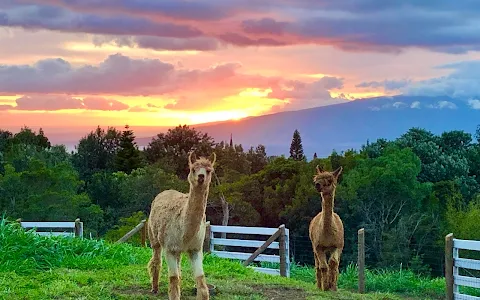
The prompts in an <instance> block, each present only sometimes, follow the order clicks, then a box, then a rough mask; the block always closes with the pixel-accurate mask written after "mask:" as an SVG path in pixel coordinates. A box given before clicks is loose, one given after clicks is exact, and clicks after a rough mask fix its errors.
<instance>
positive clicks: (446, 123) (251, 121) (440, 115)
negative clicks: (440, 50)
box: [137, 95, 480, 158]
mask: <svg viewBox="0 0 480 300" xmlns="http://www.w3.org/2000/svg"><path fill="white" fill-rule="evenodd" d="M479 117H480V110H475V109H473V108H472V107H471V106H470V105H469V104H468V101H467V100H459V99H452V98H449V97H425V96H421V97H420V96H402V95H400V96H394V97H378V98H369V99H364V100H356V101H352V102H348V103H342V104H337V105H330V106H322V107H317V108H312V109H306V110H299V111H289V112H282V113H276V114H270V115H264V116H259V117H250V118H246V119H243V120H239V121H227V122H217V123H215V124H202V125H197V126H194V127H195V128H198V129H200V130H202V131H203V132H207V133H208V134H209V135H211V136H212V137H213V138H214V139H215V140H216V141H222V140H228V139H229V138H230V134H232V135H233V139H234V142H235V143H237V144H242V145H243V146H244V148H249V147H250V146H256V145H258V144H264V145H265V146H266V149H267V152H268V154H269V155H281V154H285V155H288V151H289V148H290V142H291V139H292V134H293V131H294V130H295V129H298V130H299V131H300V134H301V137H302V142H303V148H304V151H305V154H306V155H307V157H308V158H311V157H312V156H313V153H314V152H317V155H318V156H320V157H323V156H328V155H330V154H331V152H332V150H333V149H335V150H337V151H341V150H346V149H349V148H355V149H358V148H360V147H361V146H362V144H364V143H365V141H367V140H369V141H374V140H376V139H378V138H386V139H394V138H396V137H398V136H400V135H401V134H403V133H404V132H406V131H407V130H408V129H410V128H411V127H421V128H424V129H426V130H429V131H432V132H433V133H435V134H439V133H441V132H443V131H449V130H465V131H466V132H470V133H473V132H474V131H475V128H476V126H477V125H478V124H479V123H480V121H478V120H479ZM150 140H151V137H146V138H145V137H144V138H139V139H138V140H137V142H138V144H139V145H141V146H145V145H147V144H148V142H149V141H150Z"/></svg>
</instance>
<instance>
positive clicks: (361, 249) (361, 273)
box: [358, 228, 365, 294]
mask: <svg viewBox="0 0 480 300" xmlns="http://www.w3.org/2000/svg"><path fill="white" fill-rule="evenodd" d="M358 292H359V293H360V294H363V293H365V228H360V229H359V230H358Z"/></svg>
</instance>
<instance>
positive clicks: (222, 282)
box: [0, 220, 444, 300]
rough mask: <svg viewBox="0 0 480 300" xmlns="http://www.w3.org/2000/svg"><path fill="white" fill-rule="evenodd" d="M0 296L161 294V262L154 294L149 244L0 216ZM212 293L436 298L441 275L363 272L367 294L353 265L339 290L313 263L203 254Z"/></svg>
mask: <svg viewBox="0 0 480 300" xmlns="http://www.w3.org/2000/svg"><path fill="white" fill-rule="evenodd" d="M0 249H1V250H0V299H166V298H167V294H166V293H167V267H166V264H165V263H164V268H163V269H162V274H161V278H160V295H158V296H153V295H152V294H151V293H150V283H149V277H148V273H147V269H146V265H147V262H148V260H149V259H150V255H151V250H150V249H149V248H139V247H134V246H131V245H128V244H110V243H107V242H105V241H97V240H88V239H83V240H80V239H75V238H63V237H51V238H49V237H42V236H38V235H35V234H32V233H31V232H25V231H24V230H23V229H22V228H20V227H19V226H18V225H16V224H14V223H7V222H6V221H4V220H3V221H1V222H0ZM204 270H205V274H206V276H207V282H208V283H210V284H214V285H215V286H216V287H217V295H216V296H214V297H212V299H219V300H221V299H382V300H383V299H405V297H408V299H441V298H442V296H443V295H444V294H443V291H444V281H442V280H440V279H438V280H431V279H421V278H418V277H416V276H414V275H413V274H412V273H410V272H402V273H401V274H398V272H397V273H395V272H383V273H382V272H370V271H369V272H367V291H368V294H366V295H359V294H357V293H355V292H354V291H355V290H356V286H357V279H356V270H355V268H354V267H352V266H351V267H350V268H348V269H347V270H346V271H345V272H343V273H342V274H341V275H340V279H339V288H340V290H339V292H337V293H332V292H320V291H318V290H317V289H316V288H315V285H314V271H313V270H312V269H311V268H308V267H301V266H298V265H293V266H292V268H291V278H283V277H279V276H269V275H266V274H262V273H257V272H254V271H253V270H252V269H251V268H245V267H243V265H242V264H241V263H240V262H239V261H231V260H226V259H220V258H217V257H214V256H213V255H208V254H207V255H205V258H204ZM193 286H194V280H193V278H192V272H191V269H190V264H189V262H188V260H187V259H186V258H185V257H182V295H183V296H184V299H195V297H194V294H193Z"/></svg>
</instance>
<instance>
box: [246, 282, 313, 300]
mask: <svg viewBox="0 0 480 300" xmlns="http://www.w3.org/2000/svg"><path fill="white" fill-rule="evenodd" d="M251 287H252V288H253V289H254V290H255V291H256V292H258V293H259V294H262V295H263V296H264V297H265V298H267V299H268V300H284V299H290V300H291V299H295V300H297V299H298V300H300V299H306V298H307V295H308V294H307V292H305V291H304V290H302V289H299V288H294V287H287V286H281V285H252V286H251Z"/></svg>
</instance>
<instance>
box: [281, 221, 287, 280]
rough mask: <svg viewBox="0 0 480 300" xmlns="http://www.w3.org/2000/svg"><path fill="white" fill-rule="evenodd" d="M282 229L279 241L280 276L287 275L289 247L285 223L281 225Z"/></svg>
mask: <svg viewBox="0 0 480 300" xmlns="http://www.w3.org/2000/svg"><path fill="white" fill-rule="evenodd" d="M279 230H280V239H279V241H280V243H279V254H280V276H283V277H287V253H286V250H287V247H286V244H285V242H286V239H285V225H284V224H282V225H280V227H279Z"/></svg>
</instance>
